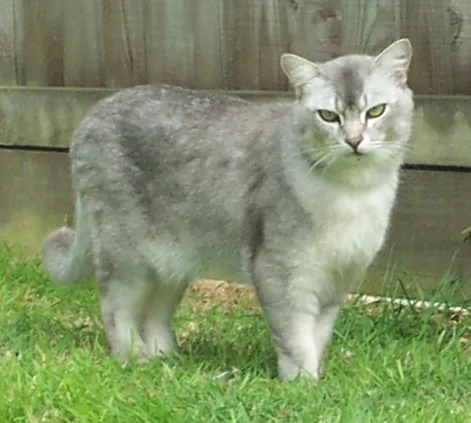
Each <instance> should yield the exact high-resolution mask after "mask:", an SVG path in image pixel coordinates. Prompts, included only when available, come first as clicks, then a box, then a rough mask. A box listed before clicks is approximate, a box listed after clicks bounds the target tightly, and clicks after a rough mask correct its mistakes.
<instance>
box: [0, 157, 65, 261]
mask: <svg viewBox="0 0 471 423" xmlns="http://www.w3.org/2000/svg"><path fill="white" fill-rule="evenodd" d="M0 169H2V183H1V184H0V204H1V205H2V206H1V208H0V242H1V243H2V244H4V243H16V244H19V245H21V246H24V247H25V248H27V249H29V250H30V251H32V252H35V253H37V252H38V249H39V246H40V243H41V240H42V238H43V237H44V235H45V234H46V233H47V232H48V231H49V230H50V229H51V228H53V227H56V226H61V225H63V224H64V223H65V222H66V220H68V219H70V223H71V224H72V223H73V193H72V191H71V182H70V172H69V158H68V155H67V154H65V153H52V152H48V153H41V152H25V151H7V150H0Z"/></svg>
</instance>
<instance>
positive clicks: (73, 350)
mask: <svg viewBox="0 0 471 423" xmlns="http://www.w3.org/2000/svg"><path fill="white" fill-rule="evenodd" d="M211 286H212V288H210V289H208V288H207V286H206V285H196V287H195V288H193V290H192V293H191V295H187V297H186V299H185V300H184V303H183V304H182V306H181V308H180V310H179V312H178V315H177V319H176V329H177V331H178V333H179V341H180V343H181V345H182V348H183V352H184V353H183V354H182V355H181V356H178V357H172V358H167V359H165V360H161V361H159V360H157V361H154V362H151V363H149V364H146V365H142V366H139V365H137V364H133V363H131V364H121V363H119V362H117V361H116V360H115V359H113V358H111V357H110V356H109V355H108V352H107V347H106V340H105V337H104V333H103V329H102V325H101V321H100V317H99V311H98V300H97V296H96V292H95V289H94V287H93V286H92V285H91V284H90V285H85V286H82V287H76V288H64V287H57V286H54V285H52V284H51V283H50V282H49V281H48V280H47V278H46V277H45V275H44V274H43V272H42V271H41V269H40V267H39V263H38V260H37V259H35V258H33V259H31V258H27V257H24V256H23V255H22V254H21V253H19V252H18V251H14V250H10V249H7V248H3V249H0V319H1V320H0V327H1V331H0V384H1V386H2V388H1V389H0V416H1V418H0V421H2V422H48V423H54V422H93V423H95V422H113V423H117V422H123V423H124V422H126V423H134V422H136V423H138V422H172V423H173V422H177V423H178V422H205V423H206V422H238V423H239V422H240V423H244V422H310V423H311V422H326V423H328V422H332V423H333V422H348V423H355V422H358V423H360V422H361V423H368V422H375V423H378V422H388V423H394V422H427V423H433V422H447V423H448V422H451V423H454V422H456V423H459V422H463V423H464V422H466V423H469V422H471V394H470V391H471V343H470V331H471V321H470V318H469V316H468V317H466V316H465V317H463V316H461V317H460V316H453V315H452V314H451V313H449V312H442V313H435V312H433V311H431V310H426V311H422V312H417V311H414V310H411V309H406V308H399V309H398V308H394V307H392V306H391V305H387V304H375V305H369V306H366V305H362V304H359V303H357V304H350V305H347V306H346V307H345V308H344V309H343V311H342V313H341V315H340V318H339V321H338V324H337V326H336V332H335V336H334V340H333V344H332V345H331V348H330V351H329V362H328V366H327V367H328V369H327V377H326V378H325V380H323V381H322V382H320V383H316V382H313V381H309V380H295V381H293V382H290V383H284V382H281V381H279V380H278V379H277V378H276V377H275V375H276V361H275V355H274V351H273V349H272V347H271V344H270V339H269V336H268V332H267V328H266V325H265V322H264V319H263V316H262V315H261V313H260V311H259V309H258V307H257V306H256V305H255V303H254V301H253V299H252V296H251V295H250V293H249V292H248V291H247V290H244V289H239V288H231V287H227V286H226V285H220V286H217V287H216V288H214V285H211ZM232 368H237V369H238V372H237V373H236V374H235V376H234V377H233V378H231V379H229V380H225V379H215V378H214V377H215V376H216V375H219V374H221V373H222V372H224V371H227V370H230V369H232Z"/></svg>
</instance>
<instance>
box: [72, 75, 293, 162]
mask: <svg viewBox="0 0 471 423" xmlns="http://www.w3.org/2000/svg"><path fill="white" fill-rule="evenodd" d="M285 109H286V106H285V105H270V104H265V105H260V104H256V103H253V102H250V101H246V100H243V99H241V98H238V97H232V96H228V95H222V94H218V93H212V92H207V91H198V90H192V89H186V88H181V87H177V86H172V85H166V84H161V85H145V86H137V87H133V88H129V89H125V90H122V91H120V92H118V93H116V94H114V95H112V96H111V97H108V98H105V99H103V100H101V101H100V102H98V103H97V104H96V105H95V106H94V107H93V108H92V109H91V110H90V112H89V113H88V114H87V116H86V117H85V118H84V119H83V120H82V122H81V123H80V124H79V126H78V127H77V129H76V131H75V133H74V137H73V140H72V145H71V156H72V159H73V160H74V162H75V164H76V165H79V163H80V161H81V160H85V161H87V162H90V161H93V162H97V161H98V158H104V159H105V160H108V159H110V160H111V159H113V157H114V158H115V159H116V158H117V157H123V156H134V157H139V156H142V157H141V159H142V161H145V160H144V158H145V157H147V158H148V157H149V156H152V157H153V159H154V160H158V159H159V157H160V158H161V159H164V158H165V157H164V156H168V155H169V154H170V155H171V154H176V155H179V156H182V155H183V156H184V155H189V156H194V154H195V153H196V152H199V153H201V154H214V155H216V154H222V155H229V156H231V155H232V156H233V155H234V154H235V153H243V152H245V153H248V154H250V152H247V149H249V150H250V149H256V148H258V147H259V146H257V145H256V143H255V144H254V139H261V138H263V137H260V133H261V132H262V131H266V130H269V128H271V126H272V123H273V122H276V121H277V120H279V118H280V117H281V116H282V115H283V114H284V112H285ZM265 139H269V137H265ZM234 150H237V151H234ZM167 158H168V157H167ZM182 159H183V160H184V158H182Z"/></svg>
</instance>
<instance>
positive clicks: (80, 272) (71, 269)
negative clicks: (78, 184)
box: [41, 197, 93, 284]
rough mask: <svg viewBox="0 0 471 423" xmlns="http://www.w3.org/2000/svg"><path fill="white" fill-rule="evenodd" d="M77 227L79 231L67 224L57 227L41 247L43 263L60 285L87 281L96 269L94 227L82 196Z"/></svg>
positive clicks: (77, 206) (77, 204) (78, 207)
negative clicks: (91, 234)
mask: <svg viewBox="0 0 471 423" xmlns="http://www.w3.org/2000/svg"><path fill="white" fill-rule="evenodd" d="M75 228H76V229H75V231H74V230H73V229H70V228H67V227H62V228H60V229H57V230H55V231H54V232H52V233H51V234H50V235H49V236H48V237H47V238H46V239H45V240H44V243H43V246H42V248H41V256H42V261H43V266H44V268H45V270H46V272H47V273H48V274H49V276H50V278H51V279H52V280H53V281H54V282H56V283H59V284H75V283H79V282H82V281H85V280H87V279H88V278H89V277H91V275H92V272H93V264H92V257H91V251H90V247H91V238H90V230H89V228H88V225H87V219H86V216H85V215H84V211H83V207H82V204H81V201H80V198H78V197H77V203H76V218H75Z"/></svg>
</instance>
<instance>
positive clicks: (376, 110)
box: [366, 103, 386, 118]
mask: <svg viewBox="0 0 471 423" xmlns="http://www.w3.org/2000/svg"><path fill="white" fill-rule="evenodd" d="M385 110H386V104H384V103H383V104H378V105H376V106H373V107H372V108H370V109H368V110H367V111H366V117H367V118H377V117H380V116H381V115H382V114H383V113H384V111H385Z"/></svg>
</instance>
